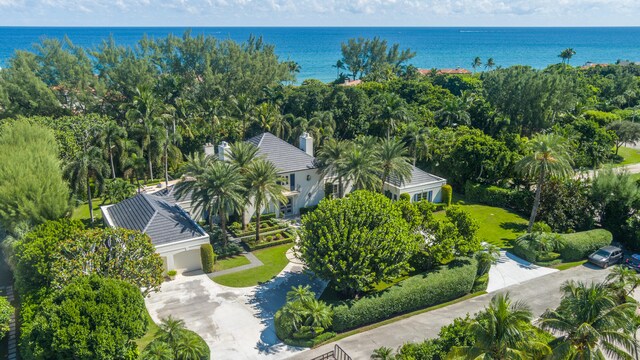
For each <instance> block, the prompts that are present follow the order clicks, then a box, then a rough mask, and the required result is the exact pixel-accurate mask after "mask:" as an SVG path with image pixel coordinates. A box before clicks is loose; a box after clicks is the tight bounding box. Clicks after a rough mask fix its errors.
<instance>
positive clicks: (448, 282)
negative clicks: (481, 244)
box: [333, 258, 478, 332]
mask: <svg viewBox="0 0 640 360" xmlns="http://www.w3.org/2000/svg"><path fill="white" fill-rule="evenodd" d="M477 268H478V262H477V261H476V260H475V259H472V258H462V259H458V260H456V261H453V262H452V263H450V264H448V265H446V266H442V267H440V269H438V270H435V271H430V272H426V273H423V274H419V275H415V276H412V277H410V278H408V279H406V280H403V281H401V282H399V283H398V284H396V285H394V286H392V287H390V288H388V289H387V290H385V291H383V292H381V293H378V294H372V295H368V296H365V297H363V298H361V299H359V300H354V301H350V302H349V303H346V304H342V305H338V306H336V307H334V316H333V330H335V331H337V332H342V331H346V330H349V329H353V328H357V327H360V326H364V325H368V324H372V323H375V322H379V321H382V320H384V319H388V318H390V317H393V316H396V315H400V314H403V313H407V312H410V311H414V310H418V309H423V308H426V307H429V306H434V305H437V304H441V303H444V302H447V301H451V300H453V299H456V298H459V297H461V296H464V295H466V294H468V293H470V292H471V289H472V288H473V284H474V281H475V279H476V272H477Z"/></svg>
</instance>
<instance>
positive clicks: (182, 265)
mask: <svg viewBox="0 0 640 360" xmlns="http://www.w3.org/2000/svg"><path fill="white" fill-rule="evenodd" d="M173 262H174V265H175V267H176V270H182V271H192V270H200V269H202V265H201V264H200V249H196V250H189V251H182V252H179V253H176V254H174V255H173Z"/></svg>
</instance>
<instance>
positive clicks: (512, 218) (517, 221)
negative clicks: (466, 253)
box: [435, 200, 528, 249]
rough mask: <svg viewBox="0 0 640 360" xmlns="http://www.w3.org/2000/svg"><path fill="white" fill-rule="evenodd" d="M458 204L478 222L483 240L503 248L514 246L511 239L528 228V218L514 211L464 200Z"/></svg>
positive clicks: (438, 215) (443, 214)
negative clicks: (468, 202)
mask: <svg viewBox="0 0 640 360" xmlns="http://www.w3.org/2000/svg"><path fill="white" fill-rule="evenodd" d="M456 205H460V206H461V207H463V208H464V209H465V210H467V211H468V212H469V214H470V215H471V217H473V218H474V219H475V220H476V221H477V222H478V225H479V226H480V228H479V229H478V236H479V237H480V240H481V241H485V242H488V243H489V244H493V245H496V246H498V247H500V248H502V249H510V248H511V247H513V245H512V244H511V241H512V240H515V238H517V237H518V236H519V235H521V234H524V233H525V231H526V230H527V224H528V221H527V219H525V218H524V217H522V216H520V215H519V214H517V213H515V212H513V211H510V210H506V209H503V208H499V207H493V206H488V205H481V204H467V203H465V202H464V201H463V200H459V201H457V202H456ZM435 216H436V217H444V216H445V212H444V211H441V212H438V213H436V214H435Z"/></svg>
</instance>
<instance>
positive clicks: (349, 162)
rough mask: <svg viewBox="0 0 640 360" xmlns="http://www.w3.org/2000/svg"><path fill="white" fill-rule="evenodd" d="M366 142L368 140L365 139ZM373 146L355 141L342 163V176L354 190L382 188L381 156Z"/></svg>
mask: <svg viewBox="0 0 640 360" xmlns="http://www.w3.org/2000/svg"><path fill="white" fill-rule="evenodd" d="M364 141H365V142H366V140H364ZM374 149H375V148H374V147H372V146H366V145H364V144H362V143H360V144H358V143H354V144H352V145H351V146H349V149H348V150H347V152H346V154H345V156H344V162H343V164H342V169H341V174H340V175H341V176H342V177H343V178H344V179H345V180H346V182H347V183H351V184H353V189H354V190H362V189H367V190H372V191H375V190H376V189H379V188H380V168H379V164H380V158H379V155H378V153H377V152H376V151H375V150H374Z"/></svg>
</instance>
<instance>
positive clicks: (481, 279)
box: [471, 273, 489, 293]
mask: <svg viewBox="0 0 640 360" xmlns="http://www.w3.org/2000/svg"><path fill="white" fill-rule="evenodd" d="M488 285H489V273H486V274H483V275H480V276H478V277H477V278H476V281H475V282H474V283H473V288H471V292H472V293H475V292H478V291H485V290H487V286H488Z"/></svg>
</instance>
